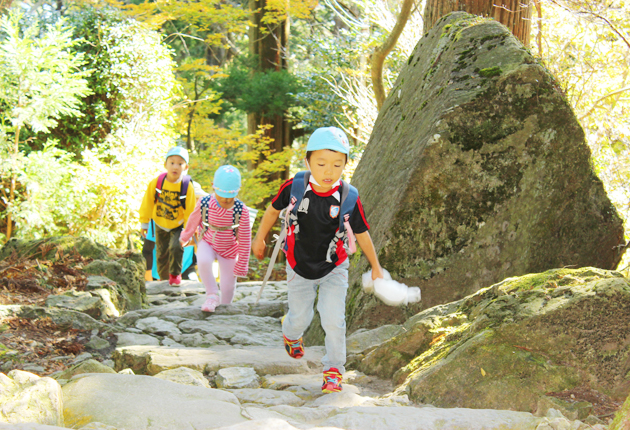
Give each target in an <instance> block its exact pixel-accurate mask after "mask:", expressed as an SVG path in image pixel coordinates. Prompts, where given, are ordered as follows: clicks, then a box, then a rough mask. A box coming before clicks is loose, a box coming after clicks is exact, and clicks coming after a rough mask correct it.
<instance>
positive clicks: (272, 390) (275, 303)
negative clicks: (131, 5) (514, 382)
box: [0, 281, 604, 430]
mask: <svg viewBox="0 0 630 430" xmlns="http://www.w3.org/2000/svg"><path fill="white" fill-rule="evenodd" d="M259 288H260V284H259V283H242V284H239V285H238V287H237V293H236V296H235V301H234V303H233V304H232V305H230V306H220V307H218V308H217V310H216V312H214V313H204V312H201V310H200V307H201V304H202V303H203V301H204V299H205V293H204V290H203V286H202V285H201V284H200V283H195V282H192V281H184V283H183V285H182V286H181V287H179V288H174V287H169V286H168V285H167V283H166V282H149V283H147V294H148V297H149V301H150V303H151V306H150V308H148V309H143V310H139V311H133V312H129V313H127V314H126V315H124V316H122V317H121V318H119V319H118V320H117V322H116V323H115V329H114V330H113V331H114V332H115V333H116V336H117V339H118V341H117V347H116V350H115V351H114V352H113V354H112V358H113V362H112V363H109V364H111V365H112V367H113V368H114V369H115V370H113V369H112V367H107V366H103V365H101V364H100V363H96V362H92V365H93V366H95V367H94V368H92V370H83V372H88V371H89V372H92V373H81V372H82V371H81V370H75V372H76V373H79V374H76V375H74V376H72V375H70V374H68V375H66V378H67V379H63V378H62V379H58V382H59V384H60V385H61V387H62V395H59V397H60V398H61V399H62V400H59V401H61V402H62V405H63V406H62V409H63V414H62V418H61V421H62V422H61V421H59V418H58V421H57V426H56V427H55V426H47V425H42V424H27V423H26V424H7V425H3V424H0V429H3V428H11V429H33V430H43V429H48V430H52V429H60V428H75V429H84V430H88V429H107V430H157V429H174V430H179V429H182V430H183V429H186V430H188V429H190V430H192V429H196V430H201V429H222V430H228V429H230V430H232V429H233V430H236V429H239V430H240V429H243V430H250V429H252V430H253V429H270V430H274V429H278V430H286V429H311V428H313V429H320V430H323V429H357V430H358V429H360V430H369V429H396V430H406V429H409V430H411V429H423V430H424V429H427V430H432V429H539V430H543V429H556V430H563V429H567V430H568V429H589V428H597V427H598V426H595V427H591V426H588V425H586V424H583V423H580V422H579V421H575V422H571V421H569V420H567V419H566V418H564V417H563V416H562V415H561V414H559V413H556V411H554V410H550V412H549V413H548V416H547V417H535V416H533V415H532V414H529V413H525V412H514V411H500V410H483V409H457V408H455V409H441V408H435V407H432V406H430V405H418V404H412V403H411V402H410V401H409V400H408V398H407V396H406V395H405V394H404V393H397V392H392V387H391V385H390V383H389V382H388V381H383V380H379V379H377V378H374V377H371V376H366V375H364V374H362V373H360V372H358V371H354V370H350V371H347V372H346V374H345V375H344V389H343V391H342V392H341V393H334V394H325V395H324V394H322V393H321V383H322V373H321V372H322V368H321V363H320V360H321V357H322V355H323V354H324V351H323V347H321V346H310V347H307V348H306V354H305V356H304V357H303V358H302V359H300V360H295V359H292V358H291V357H289V356H288V355H287V354H286V353H285V351H284V348H283V344H282V333H281V326H280V318H281V317H282V315H283V314H284V312H285V311H286V294H287V292H286V283H284V282H277V283H272V284H269V285H268V286H267V287H266V289H265V291H264V293H263V296H262V299H261V301H260V303H259V304H258V305H256V306H255V305H254V302H255V298H256V293H257V292H258V290H259ZM401 330H402V328H401V327H400V326H386V327H382V328H379V329H376V330H370V331H361V332H358V333H355V334H352V335H350V336H349V337H348V352H349V354H353V353H360V352H363V351H365V350H366V349H369V348H371V347H373V346H375V345H377V344H379V343H381V342H383V341H384V340H386V339H388V338H390V337H391V336H394V335H396V333H399V332H400V331H401ZM93 341H94V342H95V343H94V344H95V345H97V344H98V339H93ZM106 345H108V344H107V342H105V343H103V347H104V348H106V347H107V346H106ZM90 361H91V360H87V361H86V362H85V363H86V369H88V368H89V365H90V364H89V362H90ZM94 372H100V373H94ZM24 373H26V372H19V371H17V372H16V373H13V374H11V372H10V373H9V378H13V382H15V384H17V385H19V384H23V385H22V386H25V385H24V384H27V383H29V384H32V385H34V384H35V383H36V382H39V381H36V379H37V377H34V378H31V377H27V378H26V380H28V381H27V382H25V377H24V375H23V374H24ZM20 378H21V379H20ZM48 379H50V378H41V380H48ZM20 381H21V382H20ZM0 382H1V381H0ZM13 382H12V383H13ZM40 385H41V384H40ZM29 387H30V386H29ZM0 391H1V390H0ZM1 395H2V393H1V392H0V397H1ZM47 398H48V399H53V400H51V402H52V403H54V402H55V400H54V396H52V395H50V394H49V395H48V397H47ZM3 407H4V408H5V409H7V407H6V406H3ZM4 413H5V414H6V410H5V412H4ZM38 422H42V421H38ZM601 428H602V429H603V428H604V427H601Z"/></svg>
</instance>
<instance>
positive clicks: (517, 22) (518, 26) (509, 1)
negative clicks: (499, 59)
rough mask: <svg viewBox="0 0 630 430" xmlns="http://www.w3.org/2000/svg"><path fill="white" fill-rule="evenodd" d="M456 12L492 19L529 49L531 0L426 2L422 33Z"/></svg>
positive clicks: (440, 0)
mask: <svg viewBox="0 0 630 430" xmlns="http://www.w3.org/2000/svg"><path fill="white" fill-rule="evenodd" d="M456 11H464V12H468V13H470V14H473V15H479V16H486V17H491V18H494V19H495V20H497V21H499V22H500V23H501V24H503V25H505V26H506V27H507V28H509V29H510V31H511V32H512V34H513V35H514V36H516V37H517V38H518V39H519V40H520V41H521V43H523V45H525V46H527V47H529V36H530V27H531V22H532V21H531V19H532V2H531V0H427V5H426V7H425V9H424V25H425V29H424V31H425V32H427V31H429V29H430V28H431V27H433V25H434V24H435V23H436V22H437V21H438V20H439V19H440V18H442V17H443V16H444V15H447V14H449V13H450V12H456Z"/></svg>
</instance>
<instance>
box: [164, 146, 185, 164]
mask: <svg viewBox="0 0 630 430" xmlns="http://www.w3.org/2000/svg"><path fill="white" fill-rule="evenodd" d="M172 155H179V156H180V157H182V158H183V159H184V161H185V162H186V164H188V151H186V148H182V147H181V146H174V147H172V148H171V149H169V150H168V152H167V153H166V158H165V159H164V162H166V160H168V157H170V156H172Z"/></svg>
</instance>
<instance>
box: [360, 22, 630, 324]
mask: <svg viewBox="0 0 630 430" xmlns="http://www.w3.org/2000/svg"><path fill="white" fill-rule="evenodd" d="M352 183H353V185H355V186H356V187H357V188H358V189H359V191H360V193H361V200H362V202H363V204H364V206H365V208H366V212H367V216H368V221H369V223H370V225H371V230H370V232H371V233H370V234H371V235H372V238H373V241H374V244H375V246H376V249H377V250H378V253H379V259H380V262H381V264H382V265H383V267H385V268H386V269H387V270H389V271H390V272H391V274H392V276H393V277H394V278H395V279H397V280H400V281H402V282H404V283H405V284H407V285H410V286H419V287H420V288H421V290H422V301H421V302H420V303H419V304H417V305H413V306H409V307H408V308H406V309H405V308H392V307H387V306H385V305H382V304H380V303H379V302H377V301H376V299H374V298H373V296H366V295H364V294H363V293H362V291H361V288H360V285H359V281H360V274H361V272H363V271H365V270H366V262H365V261H364V259H361V260H357V259H355V261H354V262H353V263H354V264H353V266H352V268H351V271H350V285H351V288H350V290H349V297H348V312H347V313H348V316H349V317H348V319H349V327H350V330H354V329H357V328H360V327H367V328H371V327H376V326H378V325H381V324H384V323H390V324H391V323H398V322H401V321H403V320H404V319H405V318H407V317H409V316H411V315H413V314H415V313H416V312H418V311H420V310H422V309H426V308H429V307H432V306H435V305H439V304H442V303H448V302H451V301H453V300H457V299H461V298H462V297H465V296H467V295H469V294H471V293H473V292H475V291H477V290H479V289H480V288H483V287H487V286H489V285H492V284H493V283H496V282H499V281H500V280H502V279H505V278H507V277H510V276H520V275H524V274H527V273H537V272H542V271H545V270H549V269H552V268H557V267H567V266H569V267H585V266H593V267H598V268H603V269H614V268H616V266H617V264H618V262H619V261H620V258H621V253H622V252H621V250H623V249H625V248H624V247H623V246H620V245H622V244H624V243H625V241H624V231H623V226H622V220H621V219H620V217H619V216H618V214H617V211H616V210H615V208H614V206H613V205H612V204H611V202H610V201H609V199H608V197H607V195H606V192H605V191H604V188H603V186H602V183H601V181H600V180H599V179H598V178H597V176H596V175H595V173H594V172H593V170H592V166H591V160H590V151H589V148H588V146H587V144H586V142H585V137H584V132H583V130H582V128H581V127H580V124H579V123H578V120H577V119H576V117H575V115H574V113H573V111H572V109H571V106H570V105H569V103H568V102H567V100H566V98H565V97H564V95H563V93H562V90H561V89H560V87H559V86H558V84H557V82H556V81H555V79H554V78H553V76H551V75H550V74H549V72H548V71H547V70H546V69H545V67H544V66H543V65H542V64H540V63H539V62H538V61H537V60H536V59H535V58H533V57H532V55H531V54H530V53H529V52H528V51H527V50H526V49H525V48H524V47H523V45H522V44H521V43H520V42H519V41H518V40H517V39H516V38H515V37H513V36H512V34H511V33H510V32H509V30H508V29H507V28H506V27H504V26H503V25H501V24H499V23H498V22H496V21H494V20H491V19H484V18H480V17H477V16H473V15H469V14H466V13H463V12H457V13H453V14H450V15H447V16H446V17H444V18H442V19H441V20H440V21H439V22H438V23H436V25H435V26H434V27H433V28H432V29H431V30H430V31H429V32H428V33H427V34H426V35H425V36H424V37H423V38H422V39H421V40H420V42H419V43H418V45H417V46H416V48H415V50H414V52H413V54H412V55H411V56H410V57H409V60H408V62H407V65H406V66H405V67H404V68H403V70H402V71H401V73H400V75H399V77H398V79H397V81H396V83H395V85H394V87H393V88H392V90H391V92H390V94H389V96H388V97H387V99H386V101H385V103H384V105H383V107H382V109H381V111H380V113H379V116H378V119H377V120H376V123H375V125H374V130H373V133H372V136H371V138H370V141H369V143H368V144H367V147H366V150H365V152H364V154H363V156H362V158H361V161H360V163H359V165H358V166H357V169H356V171H355V173H354V176H353V178H352Z"/></svg>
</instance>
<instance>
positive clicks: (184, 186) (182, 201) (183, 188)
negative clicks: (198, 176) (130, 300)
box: [179, 175, 191, 210]
mask: <svg viewBox="0 0 630 430" xmlns="http://www.w3.org/2000/svg"><path fill="white" fill-rule="evenodd" d="M190 181H191V178H190V175H184V177H183V178H182V185H181V189H180V191H179V202H180V204H181V205H182V207H183V208H184V210H186V196H187V195H188V186H189V185H190Z"/></svg>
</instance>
